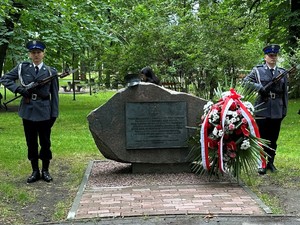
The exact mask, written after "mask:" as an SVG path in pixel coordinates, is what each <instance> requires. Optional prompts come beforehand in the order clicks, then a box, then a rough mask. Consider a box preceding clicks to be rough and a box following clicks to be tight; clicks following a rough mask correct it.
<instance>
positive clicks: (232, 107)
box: [229, 102, 236, 110]
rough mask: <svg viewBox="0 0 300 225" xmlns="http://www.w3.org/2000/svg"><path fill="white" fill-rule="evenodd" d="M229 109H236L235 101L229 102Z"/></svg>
mask: <svg viewBox="0 0 300 225" xmlns="http://www.w3.org/2000/svg"><path fill="white" fill-rule="evenodd" d="M229 109H230V110H236V103H235V102H233V103H232V104H231V106H230V107H229Z"/></svg>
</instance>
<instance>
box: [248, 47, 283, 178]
mask: <svg viewBox="0 0 300 225" xmlns="http://www.w3.org/2000/svg"><path fill="white" fill-rule="evenodd" d="M279 51H280V46H279V45H276V44H273V45H268V46H266V47H265V48H264V49H263V52H264V60H265V63H264V64H263V65H259V66H256V67H254V68H253V69H252V71H251V72H250V74H249V75H247V76H246V77H245V79H244V80H245V82H247V83H250V84H251V85H253V87H254V88H255V90H257V91H258V93H259V97H258V99H257V101H256V102H255V105H256V106H257V108H256V111H257V112H256V114H255V116H256V122H257V125H258V127H259V132H260V136H261V138H263V139H267V140H269V141H270V148H264V150H265V152H266V153H267V154H268V155H269V156H268V157H267V163H266V165H265V163H263V162H261V163H260V166H259V169H258V173H259V174H262V175H263V174H265V173H266V170H267V169H269V170H270V171H271V172H275V171H276V170H277V169H276V167H275V166H274V159H275V155H276V148H277V139H278V137H279V132H280V125H281V122H282V120H283V118H284V117H285V116H286V113H287V104H288V90H287V89H288V87H287V86H288V79H287V77H286V76H285V77H283V78H282V79H281V80H280V81H278V82H277V83H274V84H272V85H271V86H270V87H269V88H267V89H266V88H265V87H264V86H265V85H266V84H268V83H269V82H270V81H272V79H273V78H274V77H276V76H277V75H279V74H280V73H283V72H284V71H285V70H284V69H283V68H280V67H278V66H277V65H276V64H277V59H278V54H279Z"/></svg>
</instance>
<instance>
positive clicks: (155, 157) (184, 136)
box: [87, 82, 207, 173]
mask: <svg viewBox="0 0 300 225" xmlns="http://www.w3.org/2000/svg"><path fill="white" fill-rule="evenodd" d="M206 102H207V101H206V100H204V99H201V98H199V97H196V96H193V95H191V94H187V93H183V92H176V91H172V90H169V89H166V88H164V87H161V86H157V85H155V84H152V83H144V82H141V83H140V84H139V85H135V86H132V87H127V88H124V89H121V90H120V91H118V92H117V93H116V94H115V95H114V96H113V97H112V98H111V99H110V100H109V101H107V102H106V103H105V104H103V105H101V106H100V107H99V108H97V109H95V110H93V111H92V112H90V114H89V115H88V117H87V118H88V122H89V128H90V131H91V134H92V136H93V138H94V141H95V143H96V145H97V147H98V149H99V151H100V152H101V154H102V155H103V156H104V157H105V158H107V159H111V160H115V161H118V162H124V163H131V164H132V170H133V172H136V173H138V172H143V173H147V172H149V173H151V172H159V173H161V172H190V159H189V158H188V154H189V152H190V149H189V146H188V143H187V141H188V138H189V137H190V136H191V135H194V134H195V132H196V130H194V129H189V128H188V127H196V126H197V123H199V121H200V116H201V115H202V113H203V106H204V104H206Z"/></svg>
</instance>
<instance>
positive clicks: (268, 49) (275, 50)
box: [263, 44, 280, 54]
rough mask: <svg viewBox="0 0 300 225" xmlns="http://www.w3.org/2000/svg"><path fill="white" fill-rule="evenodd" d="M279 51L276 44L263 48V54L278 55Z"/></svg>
mask: <svg viewBox="0 0 300 225" xmlns="http://www.w3.org/2000/svg"><path fill="white" fill-rule="evenodd" d="M279 50H280V46H279V45H277V44H273V45H267V46H266V47H264V48H263V51H264V53H265V54H269V53H279Z"/></svg>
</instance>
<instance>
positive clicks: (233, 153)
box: [228, 152, 236, 158]
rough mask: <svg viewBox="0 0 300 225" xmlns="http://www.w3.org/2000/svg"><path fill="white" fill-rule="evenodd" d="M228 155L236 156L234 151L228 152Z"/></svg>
mask: <svg viewBox="0 0 300 225" xmlns="http://www.w3.org/2000/svg"><path fill="white" fill-rule="evenodd" d="M228 155H229V157H230V158H235V157H236V153H235V152H229V153H228Z"/></svg>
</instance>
